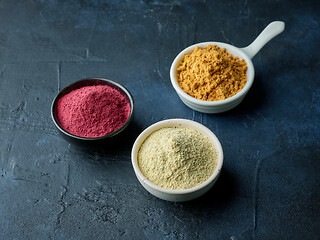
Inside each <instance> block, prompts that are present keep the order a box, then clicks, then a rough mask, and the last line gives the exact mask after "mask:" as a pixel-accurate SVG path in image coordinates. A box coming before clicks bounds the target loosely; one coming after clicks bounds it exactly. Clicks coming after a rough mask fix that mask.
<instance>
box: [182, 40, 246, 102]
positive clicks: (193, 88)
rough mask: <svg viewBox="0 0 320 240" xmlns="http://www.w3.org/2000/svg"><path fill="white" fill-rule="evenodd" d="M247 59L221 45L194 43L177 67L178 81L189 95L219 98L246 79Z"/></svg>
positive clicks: (238, 89)
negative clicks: (204, 45)
mask: <svg viewBox="0 0 320 240" xmlns="http://www.w3.org/2000/svg"><path fill="white" fill-rule="evenodd" d="M246 72H247V63H246V62H245V61H244V60H243V59H242V60H240V59H239V58H238V57H234V56H232V55H231V54H230V53H228V52H227V51H226V49H225V48H219V47H218V46H216V45H208V46H206V47H204V48H200V47H196V48H195V49H194V50H193V52H192V53H190V54H186V55H184V57H183V59H182V61H181V62H180V64H179V66H178V68H177V77H178V84H179V86H180V87H181V89H182V90H183V91H184V92H186V93H187V94H189V95H190V96H192V97H194V98H196V99H199V100H204V101H220V100H224V99H227V98H229V97H232V96H233V95H235V94H237V93H238V92H240V90H241V89H242V88H243V87H244V86H245V85H246V82H247V75H246Z"/></svg>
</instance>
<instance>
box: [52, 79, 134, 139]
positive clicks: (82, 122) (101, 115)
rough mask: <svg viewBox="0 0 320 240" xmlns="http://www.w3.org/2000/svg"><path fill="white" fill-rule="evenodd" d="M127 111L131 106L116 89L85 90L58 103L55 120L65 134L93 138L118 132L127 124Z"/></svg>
mask: <svg viewBox="0 0 320 240" xmlns="http://www.w3.org/2000/svg"><path fill="white" fill-rule="evenodd" d="M130 110H131V106H130V102H129V101H128V100H127V98H126V97H125V96H123V95H122V94H121V93H120V92H119V91H118V90H116V89H115V88H112V87H111V86H108V85H94V86H84V87H81V88H78V89H74V90H72V91H71V92H69V93H67V94H65V95H63V96H62V97H61V98H60V99H59V100H58V101H57V106H56V118H57V121H58V123H59V125H60V126H61V127H62V128H63V129H64V130H65V131H67V132H69V133H71V134H73V135H76V136H79V137H89V138H94V137H102V136H104V135H106V134H109V133H112V132H114V131H116V130H118V129H119V128H120V127H121V126H123V125H124V123H125V122H126V121H127V120H128V118H129V115H130Z"/></svg>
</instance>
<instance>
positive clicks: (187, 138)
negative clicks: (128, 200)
mask: <svg viewBox="0 0 320 240" xmlns="http://www.w3.org/2000/svg"><path fill="white" fill-rule="evenodd" d="M138 165H139V168H140V170H141V172H142V174H143V175H144V176H145V177H146V178H147V179H148V180H149V181H151V182H152V183H154V184H156V185H158V186H160V187H163V188H167V189H175V190H181V189H189V188H192V187H195V186H197V185H200V184H201V183H203V182H204V181H206V180H207V179H208V178H209V177H210V176H211V175H212V174H213V172H214V170H215V168H216V165H217V153H216V151H215V149H214V147H213V145H212V143H211V142H210V140H209V139H208V138H207V137H206V136H204V135H202V134H201V133H199V132H198V131H196V130H194V129H190V128H162V129H160V130H158V131H155V132H153V133H152V134H151V135H150V136H149V137H148V138H147V139H146V140H145V141H144V142H143V144H142V145H141V148H140V150H139V152H138Z"/></svg>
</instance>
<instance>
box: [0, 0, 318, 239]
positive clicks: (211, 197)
mask: <svg viewBox="0 0 320 240" xmlns="http://www.w3.org/2000/svg"><path fill="white" fill-rule="evenodd" d="M274 20H282V21H285V22H286V29H285V32H284V33H282V34H281V35H279V36H278V37H276V38H275V39H274V40H272V41H271V42H270V43H269V44H267V45H266V46H265V47H264V48H263V49H262V50H261V51H260V53H258V55H257V56H255V58H254V59H253V63H254V65H255V70H256V78H255V82H254V84H253V87H252V89H251V90H250V92H249V94H248V95H247V97H246V99H245V100H244V101H243V102H242V103H241V104H240V105H239V106H238V107H237V108H235V109H234V110H232V111H229V112H227V113H223V114H218V115H208V114H202V113H199V112H195V111H192V110H191V109H189V108H187V107H186V106H185V105H184V104H183V103H182V102H181V101H180V99H179V98H178V97H177V95H176V94H175V92H174V90H173V88H172V86H171V84H170V78H169V68H170V65H171V63H172V61H173V59H174V57H175V56H176V55H177V54H178V53H179V52H180V51H181V50H182V49H183V48H185V47H187V46H189V45H191V44H193V43H197V42H203V41H222V42H227V43H230V44H233V45H235V46H238V47H244V46H246V45H248V44H249V43H251V42H252V41H253V40H254V38H255V37H256V36H257V35H258V34H259V33H260V32H261V31H262V30H263V28H264V27H265V26H266V25H268V23H269V22H271V21H274ZM319 21H320V4H319V1H316V0H314V1H298V0H294V1H276V0H262V1H236V0H231V1H196V0H189V1H176V0H172V1H154V0H150V1H143V0H142V1H119V2H118V1H105V2H103V1H89V0H84V1H81V0H79V1H58V0H50V1H40V0H39V1H38V0H35V1H22V0H21V1H9V0H2V1H0V136H1V140H0V239H17V240H18V239H19V240H20V239H231V240H236V239H237V240H240V239H320V230H319V229H320V214H319V209H320V195H319V193H320V187H319V180H320V175H319V170H320V162H319V161H320V148H319V147H320V130H319V125H320V104H319V102H320V80H319V79H320V71H319V68H320V64H319V52H320V47H319V42H320V28H319ZM86 77H105V78H109V79H112V80H115V81H118V82H120V83H122V84H124V85H125V86H126V87H127V88H128V89H129V91H130V92H131V93H132V95H133V96H134V98H135V102H136V114H135V118H134V121H133V122H132V124H131V126H130V128H129V129H127V131H126V132H125V135H124V136H123V140H122V141H121V143H118V144H117V145H116V147H113V148H111V149H110V148H108V146H105V147H96V148H92V147H79V146H76V145H74V144H70V143H69V142H67V141H66V140H65V139H64V138H62V137H61V136H60V135H59V134H58V131H57V130H56V129H55V126H54V125H53V122H52V120H51V117H50V106H51V102H52V100H53V98H54V97H55V96H56V95H57V93H58V92H59V90H61V89H62V88H63V87H65V86H67V85H68V84H70V83H72V82H74V81H76V80H79V79H81V78H86ZM169 118H186V119H192V120H195V121H197V122H200V123H202V124H204V125H205V126H207V127H208V128H210V129H211V130H212V131H213V132H214V133H215V134H216V135H217V137H218V138H219V139H220V141H221V143H222V146H223V148H224V153H225V162H224V166H223V172H222V174H221V176H220V178H219V180H218V182H217V183H216V185H215V186H214V187H213V188H212V189H211V190H210V191H209V192H208V193H207V194H206V195H204V196H203V197H201V198H199V199H197V200H194V201H191V202H186V203H171V202H166V201H162V200H160V199H157V198H155V197H153V196H152V195H150V194H149V193H148V192H146V191H145V190H144V189H143V188H142V186H141V185H140V184H139V182H138V181H137V179H136V177H135V175H134V172H133V169H132V166H131V162H130V151H131V147H132V145H133V142H134V140H135V139H136V137H137V136H138V135H139V133H140V132H141V131H142V130H143V129H145V128H146V127H148V126H149V125H151V124H153V123H155V122H157V121H160V120H163V119H169Z"/></svg>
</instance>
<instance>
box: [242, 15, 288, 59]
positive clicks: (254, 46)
mask: <svg viewBox="0 0 320 240" xmlns="http://www.w3.org/2000/svg"><path fill="white" fill-rule="evenodd" d="M284 27H285V23H284V22H281V21H274V22H272V23H270V24H269V25H268V26H267V27H266V28H265V29H264V30H263V31H262V32H261V33H260V34H259V36H258V37H257V38H256V39H255V40H254V41H253V42H252V43H251V44H250V45H249V46H247V47H245V48H240V49H241V50H242V51H243V52H244V53H245V54H246V55H247V56H248V57H249V58H250V59H252V58H253V57H254V56H255V55H256V54H257V53H258V52H259V51H260V49H261V48H262V47H263V46H264V45H265V44H266V43H267V42H269V41H270V40H271V39H272V38H274V37H275V36H277V35H279V34H280V33H282V32H283V30H284Z"/></svg>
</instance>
